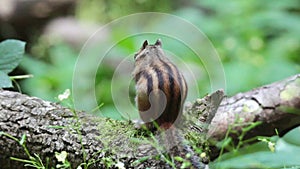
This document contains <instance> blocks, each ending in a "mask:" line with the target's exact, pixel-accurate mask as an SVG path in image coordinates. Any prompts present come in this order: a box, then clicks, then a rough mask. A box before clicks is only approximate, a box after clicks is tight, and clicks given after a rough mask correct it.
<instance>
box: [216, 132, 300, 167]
mask: <svg viewBox="0 0 300 169" xmlns="http://www.w3.org/2000/svg"><path fill="white" fill-rule="evenodd" d="M299 138H300V127H297V128H295V129H293V130H291V131H290V132H288V133H287V134H286V135H284V136H283V137H282V138H279V137H278V136H273V137H258V138H257V139H258V140H261V141H260V142H258V143H255V144H253V145H250V146H246V147H243V148H240V149H239V150H238V151H232V152H228V153H226V154H224V155H222V156H221V157H220V159H218V160H216V161H215V162H212V163H210V166H211V167H212V168H222V169H223V168H224V169H226V168H258V169H260V168H299V167H300V158H299V152H300V143H299Z"/></svg>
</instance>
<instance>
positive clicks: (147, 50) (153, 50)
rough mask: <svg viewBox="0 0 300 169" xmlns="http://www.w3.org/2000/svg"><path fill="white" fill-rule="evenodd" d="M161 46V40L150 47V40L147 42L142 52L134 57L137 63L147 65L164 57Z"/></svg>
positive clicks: (141, 49)
mask: <svg viewBox="0 0 300 169" xmlns="http://www.w3.org/2000/svg"><path fill="white" fill-rule="evenodd" d="M161 46H162V43H161V40H160V39H157V41H156V42H155V44H154V45H149V44H148V40H145V41H144V43H143V45H142V47H141V48H140V50H139V51H138V52H137V53H136V54H135V55H134V60H135V62H136V63H139V64H141V62H143V63H144V64H147V63H151V62H153V61H155V60H156V59H158V57H159V56H161V55H163V50H162V48H161Z"/></svg>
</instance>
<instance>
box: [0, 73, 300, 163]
mask: <svg viewBox="0 0 300 169" xmlns="http://www.w3.org/2000/svg"><path fill="white" fill-rule="evenodd" d="M206 98H207V97H206ZM198 105H199V103H196V102H195V103H194V104H193V105H192V107H194V108H195V107H197V106H198ZM215 105H218V103H216V104H215ZM299 109H300V74H298V75H295V76H292V77H290V78H287V79H285V80H283V81H280V82H276V83H273V84H270V85H267V86H263V87H260V88H257V89H254V90H252V91H249V92H246V93H239V94H237V95H235V96H233V97H229V98H225V99H223V101H222V102H221V105H220V106H219V108H218V109H217V108H210V109H209V108H208V107H207V110H211V112H210V113H211V114H210V115H207V114H205V113H204V114H202V115H201V117H199V121H201V120H202V119H203V116H204V115H205V116H206V119H207V120H206V122H209V123H210V121H211V123H210V125H209V126H208V130H207V131H204V133H206V132H207V137H208V138H210V139H215V140H221V139H223V138H224V136H225V133H226V131H227V130H228V127H229V126H233V125H234V124H236V123H237V122H239V123H241V122H242V123H241V124H249V123H252V122H258V121H259V122H261V125H259V126H258V127H256V128H254V129H253V130H251V131H250V132H248V135H247V137H248V138H249V137H253V136H257V135H265V136H269V135H274V134H275V129H277V130H278V131H279V132H281V133H283V132H284V131H285V130H288V129H290V128H291V127H293V126H296V125H299V124H300V116H299ZM0 112H1V113H0V132H4V133H6V134H9V135H10V136H12V137H15V138H18V139H21V138H22V136H23V135H26V142H25V144H24V145H25V146H26V147H27V148H28V150H29V153H30V155H31V156H34V153H36V154H38V155H39V156H40V157H41V159H42V160H43V161H44V163H46V161H47V159H46V158H48V159H49V160H48V161H49V166H53V165H55V164H57V161H56V159H55V157H54V156H55V152H61V151H66V152H67V153H68V160H69V161H70V162H71V164H72V168H75V167H77V166H78V165H79V164H81V163H89V164H91V165H89V167H90V168H101V167H102V168H104V167H105V168H107V167H109V166H110V164H112V163H114V164H116V163H118V162H121V163H123V164H124V165H125V167H133V166H134V168H144V167H152V168H153V167H157V166H161V167H163V166H164V164H162V163H161V162H160V161H159V160H146V162H143V163H140V164H136V165H135V164H133V162H134V161H135V160H137V159H140V158H142V157H145V156H148V155H153V154H155V151H154V150H153V148H149V147H153V145H149V143H147V142H146V143H145V142H142V144H141V141H140V140H139V141H138V142H136V141H133V140H132V137H133V136H135V135H138V134H137V133H138V131H137V130H135V129H134V126H133V124H132V123H130V122H125V121H115V120H112V119H107V118H100V117H99V118H98V117H97V118H95V117H93V116H91V115H87V114H86V113H84V112H75V111H72V110H70V109H67V108H64V107H62V106H60V105H59V104H56V103H50V102H47V101H43V100H41V99H38V98H35V97H29V96H26V95H23V94H20V93H16V92H10V91H4V90H0ZM214 113H215V114H214ZM243 126H244V125H236V127H235V128H234V129H235V130H237V131H239V130H241V128H242V127H243ZM195 127H197V126H195ZM202 132H203V131H202ZM233 137H234V136H233ZM0 145H1V147H2V148H1V149H0V163H1V164H2V166H1V168H4V169H5V168H24V167H23V165H24V164H23V163H20V162H16V161H12V160H10V159H9V158H10V157H17V158H24V159H28V157H27V155H26V154H25V151H24V149H23V147H22V146H20V145H19V143H18V142H16V141H15V140H13V139H12V138H9V137H7V135H5V134H3V133H2V135H1V134H0ZM152 150H153V151H152ZM104 157H110V158H104ZM92 163H93V164H92Z"/></svg>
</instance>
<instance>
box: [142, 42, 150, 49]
mask: <svg viewBox="0 0 300 169" xmlns="http://www.w3.org/2000/svg"><path fill="white" fill-rule="evenodd" d="M146 46H148V41H147V40H145V41H144V43H143V46H142V47H141V50H143V49H145V48H146Z"/></svg>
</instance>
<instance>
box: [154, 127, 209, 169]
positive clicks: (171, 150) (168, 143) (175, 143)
mask: <svg viewBox="0 0 300 169" xmlns="http://www.w3.org/2000/svg"><path fill="white" fill-rule="evenodd" d="M167 128H168V129H164V130H162V131H161V132H160V134H159V135H160V136H159V138H158V141H159V144H161V145H163V146H164V148H165V149H166V151H167V153H168V154H169V155H171V156H173V157H175V156H180V157H182V158H184V159H186V155H187V154H190V158H189V159H188V160H189V161H190V162H191V164H192V166H193V167H192V168H196V169H205V168H206V164H204V163H202V160H201V158H200V157H198V156H197V154H196V153H195V152H194V151H193V149H192V148H191V147H190V146H189V145H188V143H187V141H186V140H185V139H184V137H183V134H182V133H181V131H180V130H179V129H177V128H176V127H174V126H173V125H172V126H171V127H170V126H168V127H167ZM169 168H170V167H169Z"/></svg>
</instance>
